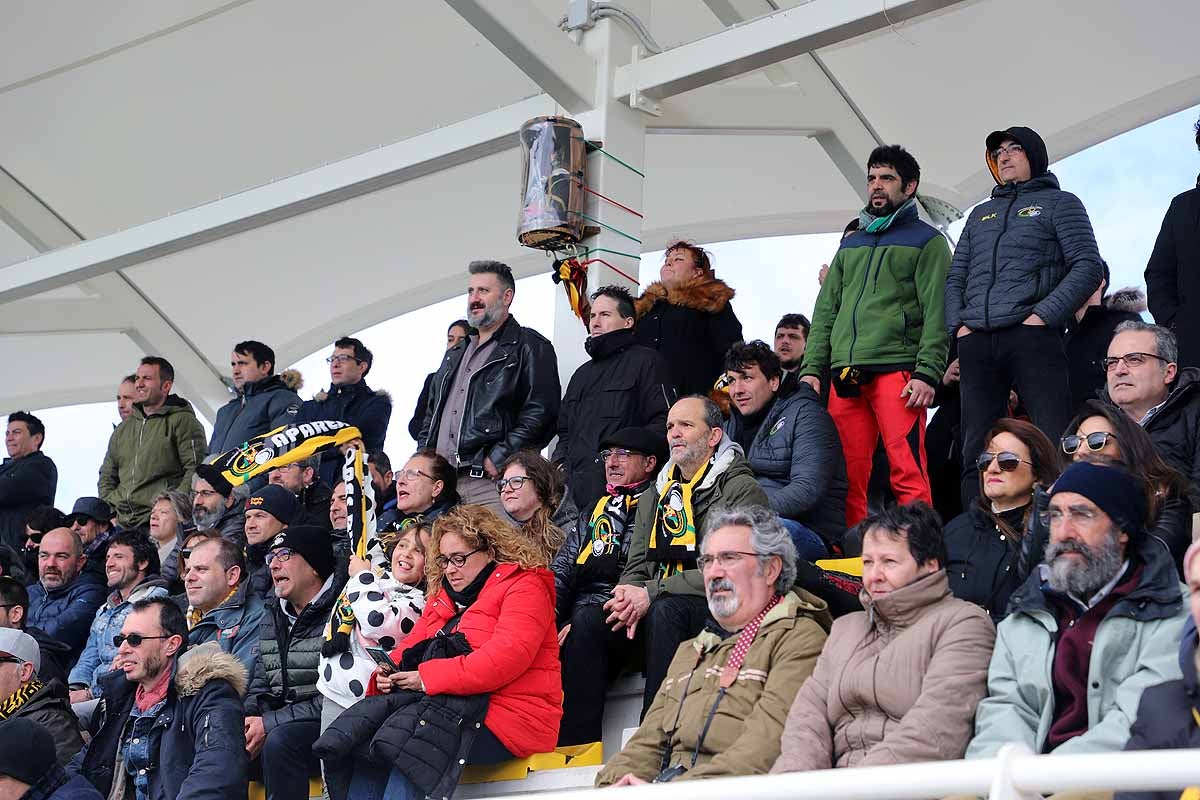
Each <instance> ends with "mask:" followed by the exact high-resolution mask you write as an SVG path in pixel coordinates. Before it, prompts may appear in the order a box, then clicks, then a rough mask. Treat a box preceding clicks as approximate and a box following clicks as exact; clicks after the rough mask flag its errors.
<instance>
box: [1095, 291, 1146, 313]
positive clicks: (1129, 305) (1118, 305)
mask: <svg viewBox="0 0 1200 800" xmlns="http://www.w3.org/2000/svg"><path fill="white" fill-rule="evenodd" d="M1104 307H1105V308H1108V309H1111V310H1113V311H1128V312H1130V313H1133V314H1141V313H1142V312H1143V311H1145V310H1146V293H1145V292H1144V291H1142V290H1141V289H1140V288H1138V287H1137V286H1126V287H1125V288H1124V289H1117V290H1116V291H1115V292H1113V293H1112V294H1110V295H1108V296H1107V297H1105V298H1104Z"/></svg>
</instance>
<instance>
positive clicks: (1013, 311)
mask: <svg viewBox="0 0 1200 800" xmlns="http://www.w3.org/2000/svg"><path fill="white" fill-rule="evenodd" d="M1035 137H1036V134H1035ZM1021 143H1022V144H1023V145H1024V146H1025V149H1026V151H1027V152H1029V151H1030V150H1031V147H1034V146H1035V142H1034V141H1032V140H1031V141H1022V142H1021ZM1036 145H1040V147H1041V153H1040V159H1039V158H1037V157H1036V156H1035V155H1034V154H1033V153H1030V162H1031V163H1039V164H1045V163H1046V157H1045V145H1042V144H1041V140H1040V139H1037V140H1036ZM1103 274H1104V268H1103V266H1102V264H1101V262H1100V251H1099V250H1098V249H1097V247H1096V236H1095V234H1094V233H1093V232H1092V223H1091V220H1090V219H1088V214H1087V211H1086V210H1085V209H1084V207H1083V203H1081V202H1080V201H1079V198H1078V197H1076V196H1075V195H1073V194H1071V193H1070V192H1064V191H1063V190H1062V189H1060V188H1059V186H1058V178H1056V177H1054V174H1053V173H1051V172H1046V173H1044V174H1041V175H1035V176H1034V177H1033V178H1032V179H1030V180H1028V181H1024V182H1022V183H1009V184H1003V185H1000V186H997V187H996V188H995V189H993V190H992V197H991V199H990V200H987V201H985V202H983V203H981V204H979V205H978V206H976V207H975V209H974V210H973V211H971V215H970V219H969V220H968V222H967V226H966V228H965V229H964V230H963V232H962V236H961V237H959V240H958V246H957V247H955V249H954V259H953V260H952V261H951V262H950V274H949V275H948V276H947V278H946V327H947V328H948V329H949V330H950V333H951V334H953V333H954V332H955V331H957V330H958V329H959V327H961V326H963V325H966V326H967V327H968V328H970V329H971V330H979V331H994V330H1000V329H1001V328H1007V327H1010V326H1012V325H1020V324H1021V322H1022V321H1023V320H1025V318H1026V317H1028V316H1029V315H1030V314H1037V315H1038V316H1039V317H1041V318H1042V320H1043V321H1044V322H1045V323H1046V324H1047V325H1050V326H1052V327H1056V328H1065V327H1066V326H1067V324H1068V323H1069V322H1070V321H1071V320H1072V319H1074V314H1075V312H1076V311H1078V310H1079V307H1080V306H1082V305H1083V303H1084V301H1085V300H1087V299H1088V297H1089V296H1090V295H1091V294H1092V292H1094V291H1096V287H1097V286H1099V285H1100V280H1101V279H1102V278H1103Z"/></svg>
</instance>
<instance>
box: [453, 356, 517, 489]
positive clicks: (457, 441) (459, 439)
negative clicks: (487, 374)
mask: <svg viewBox="0 0 1200 800" xmlns="http://www.w3.org/2000/svg"><path fill="white" fill-rule="evenodd" d="M496 346H497V347H499V346H500V343H499V342H496ZM507 359H508V353H505V354H504V355H503V356H501V357H500V358H494V359H492V360H491V361H489V362H487V363H486V364H484V365H483V366H482V367H480V368H479V369H477V370H475V372H474V373H473V374H471V375H468V376H467V399H468V400H470V399H471V381H473V380H475V376H477V375H478V374H479V373H481V372H483V371H484V370H485V369H487V368H488V367H490V366H491V365H492V364H499V363H500V362H501V361H505V360H507ZM459 365H460V366H461V365H462V362H461V361H460V362H459ZM463 409H464V410H465V409H466V403H465V402H464V403H463ZM466 421H467V415H466V414H463V415H462V417H461V418H460V419H459V420H458V436H457V437H456V438H455V439H454V460H455V461H462V459H461V458H459V457H458V447H459V444H460V443H461V442H462V426H463V423H464V422H466ZM454 466H456V467H457V466H459V465H458V464H455V465H454Z"/></svg>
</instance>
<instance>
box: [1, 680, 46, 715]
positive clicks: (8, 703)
mask: <svg viewBox="0 0 1200 800" xmlns="http://www.w3.org/2000/svg"><path fill="white" fill-rule="evenodd" d="M42 686H43V684H42V682H41V681H39V680H38V679H37V678H33V679H31V680H30V681H29V683H26V684H24V685H22V686H21V688H20V689H17V690H16V691H15V692H13V693H12V694H10V695H9V696H8V697H7V698H6V699H5V700H4V702H3V703H0V722H3V721H4V720H6V719H8V718H9V717H11V716H12V715H13V714H16V713H17V712H18V711H20V710H21V706H23V705H25V704H26V703H28V702H29V698H31V697H33V696H34V695H35V694H37V693H38V692H39V691H41V689H42Z"/></svg>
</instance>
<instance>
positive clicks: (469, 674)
mask: <svg viewBox="0 0 1200 800" xmlns="http://www.w3.org/2000/svg"><path fill="white" fill-rule="evenodd" d="M454 612H455V605H454V601H453V600H451V599H450V597H449V595H447V594H446V590H445V589H442V590H441V591H439V592H438V594H437V596H436V597H435V598H434V599H433V600H432V601H430V602H429V603H427V604H426V605H425V611H424V613H422V614H421V619H420V620H419V621H418V622H417V626H416V627H415V628H413V629H412V631H411V632H410V633H409V634H408V636H406V637H405V638H404V640H403V641H402V642H400V644H399V646H398V647H397V648H396V649H395V650H394V651H393V652H392V660H393V661H395V662H396V663H397V664H398V663H400V659H401V655H402V654H403V652H404V651H405V650H406V649H407V648H409V647H412V646H413V645H414V644H416V643H417V642H420V641H422V640H424V639H428V638H430V637H432V636H435V635H436V634H437V632H438V631H440V630H441V629H442V628H443V627H444V626H445V624H446V623H447V622H448V621H449V620H450V618H451V617H453V616H454ZM457 630H458V631H460V632H462V633H463V634H464V635H465V636H466V637H467V641H468V642H469V643H470V644H471V647H472V648H473V650H474V652H472V653H471V654H470V655H466V656H459V657H457V658H445V659H438V660H435V661H426V662H425V663H424V664H421V666H420V668H419V670H418V671H419V672H420V674H421V680H422V682H424V684H425V691H426V692H427V693H429V694H431V695H436V694H463V695H465V694H481V693H484V692H487V693H489V694H490V695H491V702H490V704H489V705H488V712H487V716H486V717H485V718H484V724H485V725H487V726H488V728H489V729H490V730H491V732H492V733H494V734H495V735H496V738H498V739H499V740H500V741H501V742H503V744H504V746H505V747H506V748H508V750H509V752H511V753H512V754H513V755H514V756H517V757H521V758H523V757H525V756H528V755H532V754H533V753H545V752H549V751H551V750H553V749H554V747H555V745H556V744H557V743H558V724H559V721H560V720H561V719H562V677H561V672H560V667H559V662H558V632H557V630H556V629H555V626H554V574H553V573H552V572H550V570H548V569H545V568H540V567H539V568H537V569H523V568H521V567H518V566H517V565H516V564H500V565H498V566H497V567H496V569H495V571H494V572H492V575H491V577H490V578H488V579H487V583H486V584H485V585H484V587H483V590H482V591H480V593H479V597H478V598H477V599H476V600H475V602H474V603H472V604H471V607H470V608H468V609H467V611H466V613H464V614H463V615H462V619H461V620H459V624H458V628H457ZM372 688H373V687H372Z"/></svg>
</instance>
